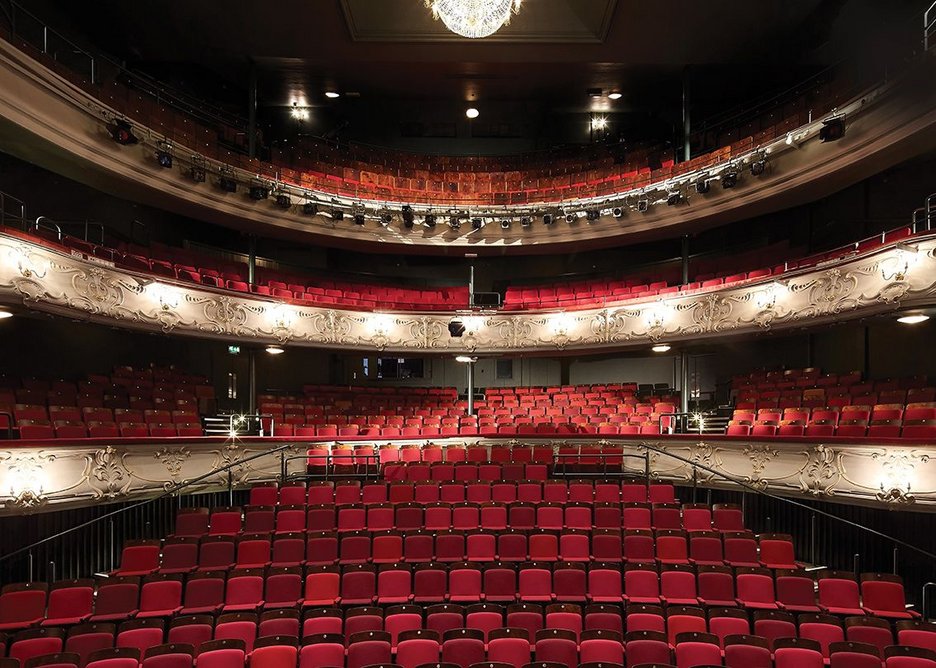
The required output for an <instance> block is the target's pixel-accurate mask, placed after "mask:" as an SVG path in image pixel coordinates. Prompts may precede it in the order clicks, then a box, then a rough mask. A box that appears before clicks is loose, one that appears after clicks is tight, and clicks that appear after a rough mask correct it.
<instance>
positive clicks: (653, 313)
mask: <svg viewBox="0 0 936 668" xmlns="http://www.w3.org/2000/svg"><path fill="white" fill-rule="evenodd" d="M671 316H672V309H671V308H670V307H669V306H668V305H667V304H665V303H660V304H657V305H656V306H652V307H650V308H648V309H647V312H646V323H647V327H649V328H650V329H658V328H660V327H663V326H664V325H665V324H666V322H667V321H668V320H669V319H670V317H671Z"/></svg>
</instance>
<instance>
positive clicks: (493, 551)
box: [465, 529, 497, 563]
mask: <svg viewBox="0 0 936 668" xmlns="http://www.w3.org/2000/svg"><path fill="white" fill-rule="evenodd" d="M465 554H466V556H465V558H466V560H467V561H471V562H476V563H486V562H491V561H494V560H495V559H496V558H497V535H496V533H495V532H493V531H484V530H480V529H479V530H476V531H469V532H467V533H466V534H465Z"/></svg>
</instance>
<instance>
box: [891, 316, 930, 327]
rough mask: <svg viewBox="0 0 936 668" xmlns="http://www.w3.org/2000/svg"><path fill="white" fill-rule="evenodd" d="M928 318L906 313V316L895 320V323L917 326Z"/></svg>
mask: <svg viewBox="0 0 936 668" xmlns="http://www.w3.org/2000/svg"><path fill="white" fill-rule="evenodd" d="M929 319H930V317H929V316H928V315H926V314H924V313H908V314H907V315H902V316H900V317H899V318H897V322H899V323H901V324H902V325H919V324H920V323H921V322H926V321H927V320H929Z"/></svg>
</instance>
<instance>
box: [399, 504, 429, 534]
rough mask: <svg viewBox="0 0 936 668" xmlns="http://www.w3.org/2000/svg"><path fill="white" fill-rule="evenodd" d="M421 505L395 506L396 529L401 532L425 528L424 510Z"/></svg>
mask: <svg viewBox="0 0 936 668" xmlns="http://www.w3.org/2000/svg"><path fill="white" fill-rule="evenodd" d="M420 503H421V502H420ZM420 503H415V502H414V503H401V504H398V505H397V506H395V507H394V520H393V524H394V528H396V529H399V530H401V531H406V530H409V529H421V528H422V526H423V508H422V505H420Z"/></svg>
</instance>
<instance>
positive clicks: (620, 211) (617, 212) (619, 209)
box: [611, 206, 624, 218]
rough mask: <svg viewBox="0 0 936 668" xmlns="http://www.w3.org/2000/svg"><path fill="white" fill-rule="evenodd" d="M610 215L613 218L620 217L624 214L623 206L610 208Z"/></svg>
mask: <svg viewBox="0 0 936 668" xmlns="http://www.w3.org/2000/svg"><path fill="white" fill-rule="evenodd" d="M611 215H612V216H614V217H615V218H621V217H622V216H623V215H624V208H623V207H620V206H616V207H614V208H613V209H611Z"/></svg>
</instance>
